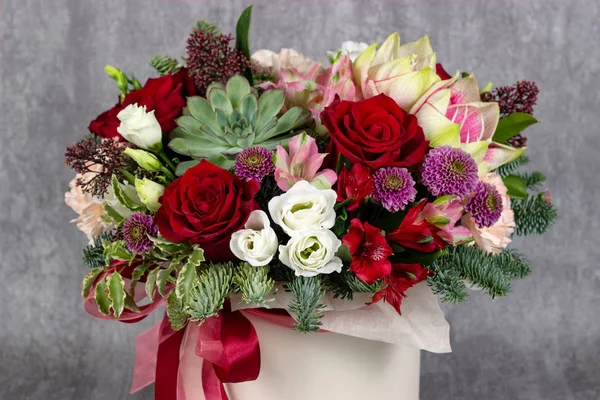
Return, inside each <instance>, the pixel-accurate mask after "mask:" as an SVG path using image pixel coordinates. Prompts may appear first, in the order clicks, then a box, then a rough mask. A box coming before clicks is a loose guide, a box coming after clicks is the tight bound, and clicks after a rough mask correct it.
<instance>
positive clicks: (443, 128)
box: [409, 74, 526, 172]
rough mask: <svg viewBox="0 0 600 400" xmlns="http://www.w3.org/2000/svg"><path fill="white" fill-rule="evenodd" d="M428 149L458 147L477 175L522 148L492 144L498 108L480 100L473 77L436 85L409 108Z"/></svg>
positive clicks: (518, 153) (449, 80)
mask: <svg viewBox="0 0 600 400" xmlns="http://www.w3.org/2000/svg"><path fill="white" fill-rule="evenodd" d="M409 112H410V114H414V115H415V116H416V117H417V118H418V120H419V125H420V126H421V128H423V132H424V134H425V137H426V138H427V140H429V142H430V145H431V147H434V148H435V147H440V146H452V147H460V148H462V149H463V150H464V151H466V152H468V153H469V154H471V156H472V157H473V159H474V160H475V161H476V162H477V164H478V165H479V166H480V172H487V170H488V169H495V168H498V167H499V166H501V165H503V164H506V163H508V162H510V161H513V160H515V159H517V158H518V157H520V156H521V154H523V152H524V151H525V149H526V148H525V147H523V148H521V149H515V148H513V147H510V146H506V145H503V144H500V143H496V142H493V141H492V138H493V136H494V133H495V131H496V127H497V126H498V120H499V118H500V109H499V108H498V104H497V103H486V102H482V101H481V95H480V92H479V85H478V84H477V80H476V79H475V77H474V76H473V75H471V76H469V77H466V78H462V79H459V74H456V75H455V76H454V77H452V78H451V79H448V80H445V81H440V82H436V83H435V84H434V85H433V86H431V88H429V90H427V92H426V93H424V94H423V95H422V96H421V98H420V99H419V100H418V101H417V102H416V103H415V104H414V106H412V108H411V109H410V111H409Z"/></svg>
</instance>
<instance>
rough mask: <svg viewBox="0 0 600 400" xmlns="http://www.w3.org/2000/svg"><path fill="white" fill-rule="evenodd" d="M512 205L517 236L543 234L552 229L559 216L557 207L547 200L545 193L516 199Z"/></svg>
mask: <svg viewBox="0 0 600 400" xmlns="http://www.w3.org/2000/svg"><path fill="white" fill-rule="evenodd" d="M511 207H512V209H513V212H514V215H515V224H516V227H515V234H516V235H517V236H530V235H542V234H544V233H546V232H548V231H549V230H550V228H551V227H552V225H553V224H554V222H556V219H557V218H558V212H557V210H556V208H554V206H553V205H552V203H550V202H548V201H546V199H545V198H544V194H543V193H540V194H538V195H537V196H528V197H526V198H525V199H523V200H514V201H513V203H512V204H511Z"/></svg>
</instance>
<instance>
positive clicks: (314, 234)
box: [279, 228, 343, 277]
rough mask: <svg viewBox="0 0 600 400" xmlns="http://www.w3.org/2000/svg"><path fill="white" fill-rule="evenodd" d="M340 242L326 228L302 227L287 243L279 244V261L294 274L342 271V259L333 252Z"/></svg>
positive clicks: (306, 274) (304, 274)
mask: <svg viewBox="0 0 600 400" xmlns="http://www.w3.org/2000/svg"><path fill="white" fill-rule="evenodd" d="M341 245H342V242H341V241H340V240H339V239H338V238H337V236H335V234H334V233H333V232H331V231H330V230H328V229H311V228H309V229H303V230H301V231H298V232H296V234H295V235H294V236H292V237H291V238H290V240H289V241H288V243H287V244H286V245H285V246H283V245H281V246H279V261H281V263H282V264H283V265H287V266H288V267H290V268H291V269H293V270H294V272H295V274H296V276H307V277H310V276H316V275H319V274H330V273H332V272H341V271H342V267H343V264H342V260H341V259H340V258H339V257H337V256H336V255H335V254H336V252H337V251H338V249H339V247H340V246H341Z"/></svg>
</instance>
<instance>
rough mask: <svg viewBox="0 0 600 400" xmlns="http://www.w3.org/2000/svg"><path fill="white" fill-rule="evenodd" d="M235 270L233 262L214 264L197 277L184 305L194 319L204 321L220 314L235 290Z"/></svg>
mask: <svg viewBox="0 0 600 400" xmlns="http://www.w3.org/2000/svg"><path fill="white" fill-rule="evenodd" d="M234 270H235V269H234V266H233V264H232V263H225V264H212V265H209V266H207V268H206V269H204V270H203V271H202V272H201V273H200V274H199V275H198V276H197V277H196V278H195V280H194V282H193V285H192V290H190V292H189V293H188V296H187V299H186V303H185V304H184V306H183V307H184V309H185V311H186V313H187V314H188V315H189V316H190V318H191V319H192V320H194V321H199V322H203V321H204V320H205V319H206V318H209V317H214V316H216V315H218V312H219V311H220V310H222V309H223V305H224V304H225V299H226V298H227V297H229V295H230V294H231V292H232V290H233V274H234Z"/></svg>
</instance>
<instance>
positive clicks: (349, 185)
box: [336, 164, 373, 211]
mask: <svg viewBox="0 0 600 400" xmlns="http://www.w3.org/2000/svg"><path fill="white" fill-rule="evenodd" d="M372 191H373V179H372V178H371V173H370V172H369V168H368V167H367V166H366V165H364V164H354V165H353V166H352V168H351V169H350V171H348V168H346V166H345V165H344V168H343V169H342V170H341V171H340V173H339V175H338V181H337V186H336V192H337V195H338V198H337V201H338V203H341V202H342V201H344V200H348V199H352V201H351V202H349V203H348V204H346V210H348V211H354V210H356V209H357V208H359V207H360V206H362V205H363V203H364V200H365V198H366V197H367V196H368V195H370V194H371V192H372Z"/></svg>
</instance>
